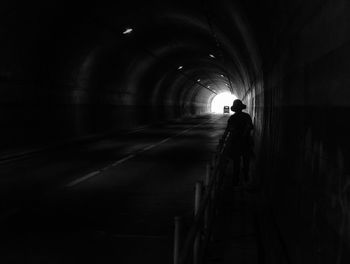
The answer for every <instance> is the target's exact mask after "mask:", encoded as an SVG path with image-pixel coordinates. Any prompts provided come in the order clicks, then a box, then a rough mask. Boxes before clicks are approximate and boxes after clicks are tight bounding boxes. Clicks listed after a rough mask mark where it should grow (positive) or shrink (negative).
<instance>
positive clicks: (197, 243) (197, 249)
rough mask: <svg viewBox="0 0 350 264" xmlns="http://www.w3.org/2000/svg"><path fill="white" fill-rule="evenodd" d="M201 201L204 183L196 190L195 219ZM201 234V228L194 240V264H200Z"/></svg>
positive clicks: (197, 186) (198, 183) (197, 184)
mask: <svg viewBox="0 0 350 264" xmlns="http://www.w3.org/2000/svg"><path fill="white" fill-rule="evenodd" d="M201 200H202V183H201V182H197V183H196V190H195V200H194V217H196V215H197V214H198V211H199V206H200V203H201ZM201 232H202V230H201V228H199V229H198V232H197V234H196V238H195V240H194V245H193V263H194V264H199V257H200V256H199V255H200V238H201Z"/></svg>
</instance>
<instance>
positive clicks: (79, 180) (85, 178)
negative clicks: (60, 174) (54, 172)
mask: <svg viewBox="0 0 350 264" xmlns="http://www.w3.org/2000/svg"><path fill="white" fill-rule="evenodd" d="M100 172H101V171H94V172H90V173H89V174H87V175H85V176H83V177H81V178H78V179H76V180H74V181H72V182H70V183H68V184H67V185H66V186H67V187H73V186H75V185H77V184H79V183H81V182H83V181H86V180H87V179H90V178H91V177H94V176H96V175H98V174H99V173H100Z"/></svg>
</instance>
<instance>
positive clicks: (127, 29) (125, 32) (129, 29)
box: [123, 28, 133, 35]
mask: <svg viewBox="0 0 350 264" xmlns="http://www.w3.org/2000/svg"><path fill="white" fill-rule="evenodd" d="M132 31H133V29H132V28H126V29H125V30H124V32H123V34H124V35H126V34H130V33H131V32H132Z"/></svg>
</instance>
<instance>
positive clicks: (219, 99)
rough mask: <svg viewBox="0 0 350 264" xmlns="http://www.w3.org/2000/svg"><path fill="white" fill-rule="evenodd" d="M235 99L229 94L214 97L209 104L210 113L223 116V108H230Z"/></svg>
mask: <svg viewBox="0 0 350 264" xmlns="http://www.w3.org/2000/svg"><path fill="white" fill-rule="evenodd" d="M235 99H237V97H236V96H235V95H233V94H231V93H229V92H224V93H220V94H218V95H216V96H215V97H214V99H213V101H212V102H211V106H210V110H211V112H212V113H216V114H223V113H224V106H229V107H230V108H231V106H232V103H233V101H234V100H235Z"/></svg>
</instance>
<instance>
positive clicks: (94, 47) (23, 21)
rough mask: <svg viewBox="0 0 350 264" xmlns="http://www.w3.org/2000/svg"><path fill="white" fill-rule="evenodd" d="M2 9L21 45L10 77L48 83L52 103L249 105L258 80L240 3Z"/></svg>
mask: <svg viewBox="0 0 350 264" xmlns="http://www.w3.org/2000/svg"><path fill="white" fill-rule="evenodd" d="M19 6H20V7H19ZM3 10H6V12H5V11H4V14H5V16H4V17H5V18H6V19H5V20H6V22H7V23H8V29H9V31H8V35H7V37H8V41H9V43H14V42H15V43H17V44H16V45H15V46H13V47H11V48H10V49H11V50H12V54H11V55H13V54H15V53H16V54H17V57H18V61H17V62H16V58H15V59H14V60H13V56H11V57H10V56H7V60H8V61H9V64H11V63H12V64H13V67H12V68H13V69H14V70H13V71H12V73H11V74H12V75H15V77H14V78H18V79H21V78H22V79H23V78H24V79H25V78H31V79H34V80H36V81H37V80H40V81H39V82H40V83H41V85H42V87H46V86H47V84H48V83H49V84H50V87H52V88H51V89H50V91H47V92H46V94H47V97H48V98H51V99H52V100H59V99H57V98H58V97H64V98H65V99H64V100H69V101H71V102H73V103H74V102H77V101H78V102H87V103H88V102H93V101H96V100H97V101H98V100H102V101H103V100H104V99H103V98H108V102H109V103H114V104H156V105H161V104H164V103H165V102H166V101H169V102H171V101H172V103H173V104H184V102H186V101H189V100H190V101H191V100H192V101H193V100H194V101H196V100H197V101H198V102H201V103H204V102H205V101H208V98H209V97H210V95H212V94H216V93H220V92H224V91H228V90H231V91H232V92H234V93H235V94H237V95H238V96H244V94H245V91H246V90H247V89H249V86H250V85H251V83H252V81H253V80H254V79H255V78H256V76H257V75H258V74H259V72H258V70H259V69H258V68H257V67H256V64H258V62H257V61H256V60H257V58H256V57H255V58H254V57H253V56H252V52H251V50H249V47H252V45H254V43H247V39H248V38H247V36H246V35H249V32H246V29H247V28H244V25H243V26H242V24H241V23H240V22H242V21H243V20H242V18H241V17H240V16H241V14H240V13H239V12H238V11H237V10H239V9H238V5H237V3H233V1H224V0H223V1H220V2H215V1H210V0H207V1H196V0H194V1H135V0H131V1H123V2H120V1H115V2H114V3H110V2H107V1H90V2H82V1H75V2H73V3H72V2H68V1H49V3H48V2H47V1H34V2H31V3H23V4H21V5H19V4H18V3H17V4H12V3H11V2H8V5H7V6H6V7H5V8H4V9H3ZM12 17H13V19H12ZM19 18H20V19H19ZM237 21H238V22H239V23H237ZM243 24H244V23H243ZM126 28H132V29H133V31H132V32H131V33H130V34H123V31H124V30H125V29H126ZM13 32H16V34H13ZM248 41H250V40H248ZM23 43H25V45H24V46H23ZM4 55H5V57H6V54H4ZM23 57H25V59H23ZM23 62H25V63H23ZM18 64H21V65H20V66H18ZM179 66H182V69H181V70H179V69H178V67H179ZM10 71H11V70H10ZM16 75H17V76H18V77H16ZM29 76H30V77H29ZM36 89H39V88H36ZM191 89H193V90H199V91H198V92H195V91H194V92H188V90H191ZM193 93H195V94H196V96H195V97H193ZM169 96H170V97H169ZM189 96H190V97H189ZM201 96H202V98H201ZM67 98H69V99H67ZM175 100H178V101H175Z"/></svg>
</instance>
